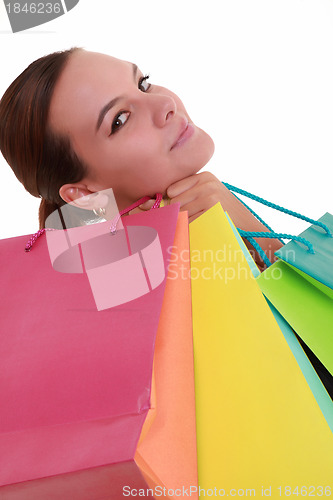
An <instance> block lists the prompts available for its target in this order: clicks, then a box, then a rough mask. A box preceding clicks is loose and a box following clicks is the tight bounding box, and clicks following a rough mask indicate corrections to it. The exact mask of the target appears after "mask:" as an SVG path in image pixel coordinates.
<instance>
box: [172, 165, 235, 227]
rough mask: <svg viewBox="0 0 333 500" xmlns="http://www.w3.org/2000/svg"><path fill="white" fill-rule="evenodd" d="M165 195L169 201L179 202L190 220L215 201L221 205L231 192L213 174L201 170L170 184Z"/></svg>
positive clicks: (211, 205)
mask: <svg viewBox="0 0 333 500" xmlns="http://www.w3.org/2000/svg"><path fill="white" fill-rule="evenodd" d="M167 195H168V197H169V199H170V203H180V210H182V211H183V210H187V212H188V218H189V222H192V221H193V220H194V219H196V218H197V217H199V216H200V215H201V214H203V213H204V212H206V210H208V209H209V208H211V207H213V206H214V205H216V203H219V202H220V203H221V204H222V206H223V202H224V201H225V200H226V199H229V197H230V195H231V193H230V191H229V190H228V189H227V188H226V187H225V186H224V184H222V183H221V181H220V180H219V179H217V177H215V175H213V174H212V173H210V172H202V173H200V174H195V175H191V176H190V177H186V178H185V179H182V180H181V181H178V182H175V183H174V184H171V186H169V187H168V189H167ZM231 196H232V195H231Z"/></svg>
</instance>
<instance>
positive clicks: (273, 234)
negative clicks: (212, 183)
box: [223, 182, 333, 267]
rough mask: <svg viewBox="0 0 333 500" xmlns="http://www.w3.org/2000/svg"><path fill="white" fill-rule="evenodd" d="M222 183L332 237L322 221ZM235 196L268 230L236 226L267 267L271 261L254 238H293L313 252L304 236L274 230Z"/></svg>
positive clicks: (310, 244)
mask: <svg viewBox="0 0 333 500" xmlns="http://www.w3.org/2000/svg"><path fill="white" fill-rule="evenodd" d="M223 184H224V185H225V187H226V188H227V189H229V191H234V192H235V193H238V194H241V195H243V196H246V197H247V198H251V199H252V200H254V201H257V202H259V203H261V204H262V205H266V206H267V207H270V208H273V209H274V210H279V211H280V212H283V213H285V214H288V215H291V216H292V217H296V218H298V219H301V220H304V221H306V222H310V223H311V224H314V225H316V226H319V227H321V228H322V229H324V230H325V231H326V234H327V236H329V237H330V238H332V237H333V235H332V232H331V230H330V228H329V227H328V226H326V224H323V223H322V222H319V221H316V220H314V219H311V218H310V217H307V216H305V215H301V214H299V213H297V212H294V211H292V210H289V209H287V208H284V207H281V206H280V205H277V204H276V203H271V202H270V201H267V200H265V199H264V198H261V197H259V196H257V195H255V194H252V193H249V192H248V191H245V190H244V189H240V188H237V187H236V186H232V185H231V184H228V183H227V182H223ZM234 196H236V195H234ZM236 198H237V199H238V200H239V201H240V202H241V203H242V204H243V205H244V206H245V207H246V208H247V209H248V210H249V211H250V212H251V213H252V214H253V215H254V216H255V217H256V218H257V219H258V220H259V222H261V223H262V224H263V225H264V226H266V227H267V229H268V230H269V231H270V232H265V231H262V232H259V231H258V232H254V231H243V230H242V229H238V228H237V229H238V231H239V234H240V236H242V237H243V238H246V239H247V240H248V241H249V243H251V245H252V246H253V247H254V248H255V250H256V251H257V252H258V254H259V255H260V257H261V258H262V259H263V261H264V262H265V264H266V266H267V267H269V266H270V265H271V264H272V263H271V261H270V260H269V259H268V257H267V255H266V254H265V252H264V251H263V249H262V248H261V247H260V245H259V244H258V243H257V242H256V241H255V240H254V238H274V239H278V240H280V241H281V243H283V241H282V238H284V239H289V240H294V241H299V242H300V243H303V244H304V245H306V246H307V247H308V251H309V253H311V254H314V253H315V251H314V249H313V245H312V243H311V242H310V241H308V240H306V239H305V238H302V237H300V236H293V235H290V234H285V233H276V232H275V231H273V230H272V228H271V227H269V226H268V224H266V222H265V221H263V219H261V217H259V216H258V215H257V214H256V212H255V211H254V210H252V209H251V208H250V207H248V206H247V205H246V203H244V202H243V200H241V199H240V198H238V196H236Z"/></svg>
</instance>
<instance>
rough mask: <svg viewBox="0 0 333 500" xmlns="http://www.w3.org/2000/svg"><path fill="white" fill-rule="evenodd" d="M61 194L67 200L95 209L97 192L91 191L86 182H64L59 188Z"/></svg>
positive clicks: (79, 205)
mask: <svg viewBox="0 0 333 500" xmlns="http://www.w3.org/2000/svg"><path fill="white" fill-rule="evenodd" d="M59 195H60V196H61V198H62V199H63V200H64V201H65V202H66V203H70V204H71V205H75V206H77V207H79V208H85V209H87V210H93V208H94V206H95V203H94V202H93V201H94V200H93V199H94V197H95V196H94V195H95V193H94V192H92V191H89V189H88V188H87V186H86V185H85V184H64V185H63V186H61V188H60V189H59Z"/></svg>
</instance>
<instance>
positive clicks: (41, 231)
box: [24, 193, 163, 252]
mask: <svg viewBox="0 0 333 500" xmlns="http://www.w3.org/2000/svg"><path fill="white" fill-rule="evenodd" d="M155 197H156V200H155V203H154V204H153V206H152V207H151V208H150V209H149V210H152V209H154V208H159V206H160V204H161V201H162V198H163V196H162V194H161V193H157V194H156V195H155ZM150 199H151V197H150V196H144V197H143V198H140V199H139V200H137V201H136V202H135V203H132V205H130V206H129V207H127V208H124V209H123V210H121V211H120V212H119V214H117V215H116V217H115V218H114V219H113V221H112V223H111V226H110V233H111V234H112V235H113V234H115V233H116V230H117V224H118V222H119V219H120V218H121V216H122V215H125V214H127V213H128V212H130V211H131V210H133V209H134V208H136V207H138V206H139V205H142V203H145V202H146V201H148V200H150ZM45 231H56V229H52V228H48V227H46V228H45V227H44V228H43V229H39V230H38V231H37V232H36V233H34V234H33V235H32V236H31V238H30V239H29V241H28V242H27V244H26V245H25V248H24V250H25V252H30V250H31V248H32V245H33V244H34V243H35V242H36V241H37V240H38V238H40V237H41V236H42V235H43V234H44V233H45Z"/></svg>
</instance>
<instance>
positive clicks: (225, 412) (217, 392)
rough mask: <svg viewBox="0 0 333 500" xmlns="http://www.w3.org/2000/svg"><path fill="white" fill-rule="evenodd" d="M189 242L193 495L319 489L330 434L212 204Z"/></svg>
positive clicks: (326, 475) (331, 460) (325, 480)
mask: <svg viewBox="0 0 333 500" xmlns="http://www.w3.org/2000/svg"><path fill="white" fill-rule="evenodd" d="M190 248H191V278H192V317H193V335H194V368H195V391H196V420H197V448H198V474H199V486H200V488H201V496H204V495H206V496H207V495H208V494H212V493H214V495H215V496H216V497H218V496H221V494H223V492H224V494H225V496H245V495H246V496H249V495H250V494H251V496H254V494H255V496H270V497H271V498H281V497H285V496H290V495H292V496H294V495H298V494H299V495H303V496H304V495H308V496H313V495H315V496H318V495H320V496H325V495H326V496H328V495H329V494H331V488H332V470H333V434H332V432H331V430H330V428H329V425H328V424H327V422H326V420H325V418H324V416H323V414H322V412H321V410H320V408H319V406H318V404H317V402H316V399H315V397H314V396H313V394H312V392H311V390H310V388H309V386H308V384H307V382H306V380H305V378H304V376H303V374H302V372H301V369H300V367H299V365H298V364H297V362H296V360H295V358H294V356H293V354H292V352H291V350H290V348H289V346H288V344H287V342H286V340H285V338H284V336H283V334H282V332H281V330H280V328H279V326H278V324H277V322H276V320H275V319H274V316H273V314H272V312H271V310H270V309H269V306H268V304H267V303H266V300H265V298H264V297H263V295H262V293H261V291H260V289H259V286H258V284H257V283H256V281H255V279H254V277H253V275H252V272H251V270H250V268H249V266H248V264H247V262H246V260H245V257H244V254H243V252H242V250H241V248H240V246H239V244H238V242H237V239H236V237H235V235H234V233H233V230H232V228H231V226H230V223H229V222H228V219H227V216H226V215H225V213H224V212H223V209H222V207H221V205H220V204H217V205H215V206H214V207H213V208H211V209H210V210H208V211H207V212H206V213H204V214H203V215H201V216H200V217H199V218H198V219H196V220H194V221H193V222H192V223H191V224H190ZM302 488H303V489H302ZM208 490H210V491H209V492H208V493H207V491H208ZM246 490H249V491H248V492H246Z"/></svg>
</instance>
